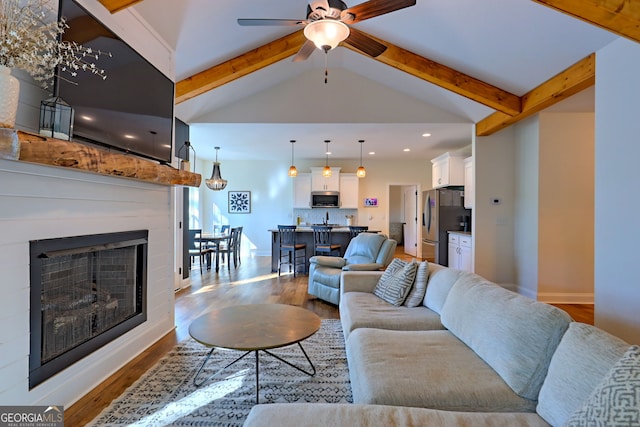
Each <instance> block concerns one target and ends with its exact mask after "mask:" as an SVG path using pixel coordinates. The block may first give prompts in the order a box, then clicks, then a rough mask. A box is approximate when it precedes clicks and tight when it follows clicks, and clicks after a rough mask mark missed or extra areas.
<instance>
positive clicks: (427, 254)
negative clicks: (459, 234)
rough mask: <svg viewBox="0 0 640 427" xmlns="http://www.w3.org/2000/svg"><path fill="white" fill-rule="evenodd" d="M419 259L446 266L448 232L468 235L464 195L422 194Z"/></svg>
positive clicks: (468, 214) (447, 191)
mask: <svg viewBox="0 0 640 427" xmlns="http://www.w3.org/2000/svg"><path fill="white" fill-rule="evenodd" d="M422 200H423V203H424V204H423V209H422V259H425V260H427V261H429V262H435V263H436V264H441V265H445V266H448V265H449V260H448V258H449V256H448V255H449V252H448V244H449V238H448V236H447V231H463V230H465V229H466V231H471V223H470V221H471V210H469V209H465V208H464V191H462V190H459V189H447V188H441V189H434V190H429V191H425V192H423V193H422Z"/></svg>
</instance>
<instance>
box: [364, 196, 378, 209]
mask: <svg viewBox="0 0 640 427" xmlns="http://www.w3.org/2000/svg"><path fill="white" fill-rule="evenodd" d="M377 206H378V198H377V197H367V198H366V199H364V207H365V208H375V207H377Z"/></svg>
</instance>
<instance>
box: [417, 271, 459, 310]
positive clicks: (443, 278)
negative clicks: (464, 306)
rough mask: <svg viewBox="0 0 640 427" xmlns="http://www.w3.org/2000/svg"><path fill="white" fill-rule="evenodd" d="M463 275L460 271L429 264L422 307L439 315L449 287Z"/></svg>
mask: <svg viewBox="0 0 640 427" xmlns="http://www.w3.org/2000/svg"><path fill="white" fill-rule="evenodd" d="M463 274H465V272H464V271H462V270H455V269H453V268H447V267H443V266H441V265H438V264H433V263H431V264H429V281H428V282H427V290H426V292H425V295H424V305H425V306H426V307H428V308H430V309H431V310H433V311H435V312H436V313H438V314H441V313H442V307H443V306H444V302H445V301H446V300H447V295H449V291H450V290H451V287H452V286H453V284H454V283H455V282H456V281H457V280H458V279H459V278H460V276H461V275H463Z"/></svg>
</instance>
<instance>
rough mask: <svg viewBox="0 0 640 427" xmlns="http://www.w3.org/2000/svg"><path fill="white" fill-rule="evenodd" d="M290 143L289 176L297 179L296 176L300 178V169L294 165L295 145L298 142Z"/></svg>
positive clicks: (292, 141)
mask: <svg viewBox="0 0 640 427" xmlns="http://www.w3.org/2000/svg"><path fill="white" fill-rule="evenodd" d="M290 142H291V166H290V167H289V176H290V177H291V178H295V177H296V176H298V169H296V167H295V165H294V164H293V144H295V143H296V140H295V139H292V140H291V141H290Z"/></svg>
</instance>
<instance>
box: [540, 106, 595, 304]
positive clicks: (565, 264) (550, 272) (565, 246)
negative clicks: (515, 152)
mask: <svg viewBox="0 0 640 427" xmlns="http://www.w3.org/2000/svg"><path fill="white" fill-rule="evenodd" d="M539 124H540V132H539V133H540V151H539V159H540V170H539V173H538V179H539V193H538V194H539V206H538V224H539V230H538V300H540V301H544V302H551V303H567V304H576V303H584V304H593V265H594V262H593V261H594V258H593V246H594V244H593V238H594V237H593V224H594V218H593V209H594V206H593V199H594V187H593V181H594V166H593V165H594V154H595V153H594V114H593V113H556V112H554V113H545V112H543V113H541V114H540V115H539Z"/></svg>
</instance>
